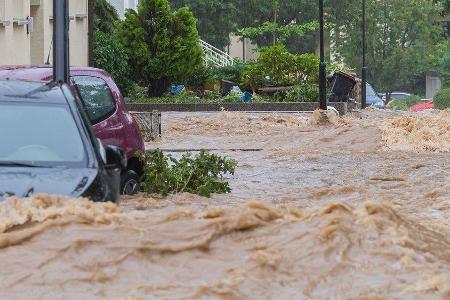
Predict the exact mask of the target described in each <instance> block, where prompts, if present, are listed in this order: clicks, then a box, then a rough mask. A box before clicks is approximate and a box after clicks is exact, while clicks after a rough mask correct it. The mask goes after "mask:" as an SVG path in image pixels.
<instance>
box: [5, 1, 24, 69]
mask: <svg viewBox="0 0 450 300" xmlns="http://www.w3.org/2000/svg"><path fill="white" fill-rule="evenodd" d="M29 15H30V0H0V22H4V21H9V25H8V26H3V25H0V64H29V63H30V60H31V58H30V54H29V49H30V40H31V39H30V35H29V34H27V27H26V26H24V25H18V24H17V23H15V22H14V20H17V19H25V18H27V17H28V16H29ZM3 24H5V25H7V24H6V23H3Z"/></svg>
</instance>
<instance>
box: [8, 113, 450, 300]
mask: <svg viewBox="0 0 450 300" xmlns="http://www.w3.org/2000/svg"><path fill="white" fill-rule="evenodd" d="M147 146H148V148H156V147H157V148H160V149H163V150H164V151H165V152H166V153H167V154H173V155H174V156H179V155H181V153H182V152H183V151H187V150H191V151H194V153H195V150H198V149H202V148H204V149H212V152H214V153H219V154H221V155H225V156H228V157H230V158H234V159H236V160H237V161H238V163H239V165H238V167H237V171H236V174H235V175H234V176H230V177H229V178H228V180H229V182H230V184H231V188H232V192H231V193H230V194H226V195H214V196H213V197H211V198H209V199H208V198H202V197H199V196H195V195H190V194H181V195H173V196H169V197H167V198H161V197H158V196H156V195H143V194H142V195H138V196H136V197H131V198H124V199H123V200H122V203H121V205H120V206H119V207H117V206H115V205H113V204H94V203H91V202H89V201H87V200H81V199H65V198H62V197H56V196H53V197H52V196H36V197H34V198H32V199H30V200H22V199H14V198H13V199H9V200H7V201H5V202H4V203H2V204H0V261H1V262H2V268H0V278H1V280H0V298H1V299H450V218H449V217H450V111H444V112H424V113H419V114H408V113H394V112H383V111H370V110H369V111H364V112H362V113H359V114H355V115H352V116H347V117H345V118H343V119H339V118H332V119H331V123H329V124H325V125H318V124H317V122H316V119H315V118H314V116H311V115H308V114H283V113H277V114H267V113H261V114H259V113H252V114H247V113H230V112H221V113H190V114H181V113H165V114H163V139H162V140H161V141H157V142H153V143H149V144H148V145H147Z"/></svg>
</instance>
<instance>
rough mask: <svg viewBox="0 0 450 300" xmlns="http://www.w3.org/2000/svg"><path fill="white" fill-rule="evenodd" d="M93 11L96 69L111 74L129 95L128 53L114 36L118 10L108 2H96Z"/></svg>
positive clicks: (104, 0) (95, 0)
mask: <svg viewBox="0 0 450 300" xmlns="http://www.w3.org/2000/svg"><path fill="white" fill-rule="evenodd" d="M93 9H94V33H93V44H94V47H93V48H94V49H93V55H94V59H93V61H94V67H97V68H100V69H103V70H105V71H107V72H108V73H110V74H111V76H112V77H113V79H114V81H115V82H116V83H117V85H118V86H119V88H120V90H121V91H122V93H124V94H127V93H128V92H129V90H130V88H131V85H132V83H131V81H130V80H129V74H130V69H129V65H128V63H127V53H126V51H125V48H124V47H123V46H122V45H121V44H120V43H119V42H118V41H117V38H116V37H115V35H114V32H115V24H116V22H118V20H119V17H118V15H117V12H116V9H115V8H114V7H113V6H112V5H111V4H109V3H108V2H107V1H106V0H94V1H93Z"/></svg>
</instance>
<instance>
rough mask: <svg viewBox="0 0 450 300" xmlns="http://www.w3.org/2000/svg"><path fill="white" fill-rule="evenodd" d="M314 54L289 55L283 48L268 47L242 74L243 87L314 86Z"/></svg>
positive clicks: (316, 73) (316, 63)
mask: <svg viewBox="0 0 450 300" xmlns="http://www.w3.org/2000/svg"><path fill="white" fill-rule="evenodd" d="M318 68H319V58H318V57H317V55H316V54H291V53H289V52H288V51H287V50H286V48H285V47H284V46H281V45H278V46H274V47H269V48H267V49H264V50H263V51H262V52H261V56H260V57H259V58H258V60H257V61H256V62H255V63H254V64H250V65H248V66H247V68H246V69H245V70H244V72H243V74H242V83H243V86H246V87H250V88H251V89H252V90H254V91H255V90H257V89H258V88H260V87H263V86H270V85H272V86H289V85H310V84H312V85H314V84H317V82H318V72H317V70H318Z"/></svg>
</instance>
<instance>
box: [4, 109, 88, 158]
mask: <svg viewBox="0 0 450 300" xmlns="http://www.w3.org/2000/svg"><path fill="white" fill-rule="evenodd" d="M36 124H39V126H36ZM11 128H14V129H13V130H11ZM0 136H1V137H2V142H1V143H0V162H5V161H6V162H10V161H18V162H32V163H37V164H44V165H54V166H56V165H64V166H68V165H76V166H78V165H80V164H83V162H84V161H85V150H84V145H83V141H82V139H81V135H80V132H79V130H78V127H77V125H76V123H75V120H74V119H73V117H72V114H71V112H70V111H69V109H68V108H67V107H65V106H57V105H55V106H44V105H41V106H38V105H33V104H20V105H17V104H0ZM83 166H84V164H83Z"/></svg>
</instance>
